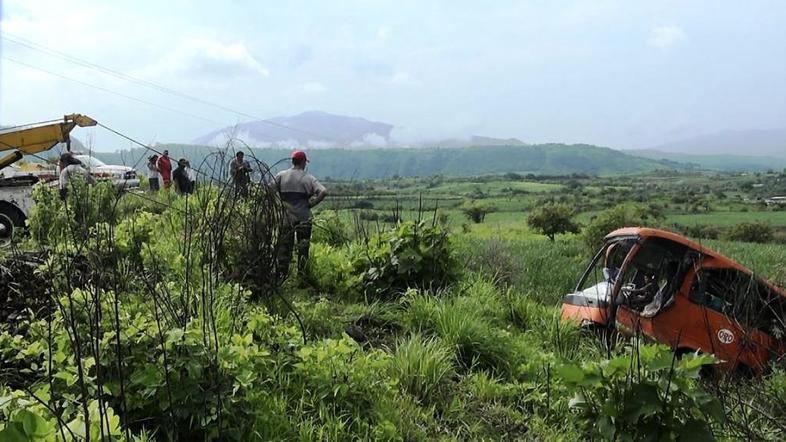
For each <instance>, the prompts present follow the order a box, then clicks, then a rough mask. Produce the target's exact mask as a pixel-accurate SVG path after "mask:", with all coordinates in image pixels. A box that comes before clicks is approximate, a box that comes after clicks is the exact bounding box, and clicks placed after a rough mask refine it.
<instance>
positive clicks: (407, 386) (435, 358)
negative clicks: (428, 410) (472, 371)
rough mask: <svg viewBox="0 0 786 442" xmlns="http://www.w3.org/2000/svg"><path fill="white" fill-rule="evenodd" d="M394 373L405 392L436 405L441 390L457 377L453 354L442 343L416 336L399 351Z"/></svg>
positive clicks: (397, 349) (394, 364) (394, 360)
mask: <svg viewBox="0 0 786 442" xmlns="http://www.w3.org/2000/svg"><path fill="white" fill-rule="evenodd" d="M391 372H392V375H393V377H394V378H395V379H398V385H399V387H401V389H402V390H403V391H405V392H406V393H409V394H411V395H412V396H414V397H416V398H417V399H418V400H420V401H422V402H424V403H433V402H434V400H435V399H436V398H437V396H438V393H439V390H440V388H441V387H442V386H443V385H445V383H446V382H447V381H448V380H449V379H450V378H451V377H453V376H454V375H455V367H454V366H453V352H452V351H451V349H450V348H449V347H447V346H445V345H444V344H443V343H442V342H441V341H439V340H438V339H435V338H424V337H422V336H421V335H419V334H415V335H412V336H411V337H410V338H409V339H407V340H405V341H402V342H400V343H399V345H398V347H396V352H395V353H394V354H393V360H392V361H391Z"/></svg>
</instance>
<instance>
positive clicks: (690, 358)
mask: <svg viewBox="0 0 786 442" xmlns="http://www.w3.org/2000/svg"><path fill="white" fill-rule="evenodd" d="M713 363H715V359H714V358H713V357H712V356H709V355H698V354H688V355H686V356H685V357H683V358H682V360H676V359H675V356H674V353H672V352H671V350H670V349H669V348H668V347H666V346H663V345H642V346H640V347H639V348H638V351H637V352H636V351H632V352H629V353H628V354H625V355H621V356H617V357H615V358H613V359H611V360H606V361H601V362H588V363H585V364H584V365H582V366H577V365H573V364H565V365H562V366H560V367H558V369H557V374H558V377H559V378H560V379H561V380H562V382H563V384H564V385H565V386H566V387H567V388H568V390H569V391H573V392H574V396H573V399H571V401H570V406H571V408H572V409H573V410H575V411H576V412H577V413H578V415H579V417H580V418H581V422H580V423H581V425H582V426H583V427H584V429H585V431H586V432H587V435H588V437H589V438H591V439H598V440H618V439H620V438H623V437H625V436H630V435H651V436H652V435H659V440H713V439H714V437H713V434H712V429H711V425H712V424H714V423H721V422H723V421H724V419H725V414H724V410H723V406H722V405H721V403H720V402H719V401H718V400H717V399H716V398H714V397H712V396H710V395H709V394H707V393H705V392H704V391H702V390H701V389H700V388H699V386H698V384H697V382H696V381H695V379H697V378H698V377H699V371H700V369H701V368H702V367H703V366H704V365H707V364H713Z"/></svg>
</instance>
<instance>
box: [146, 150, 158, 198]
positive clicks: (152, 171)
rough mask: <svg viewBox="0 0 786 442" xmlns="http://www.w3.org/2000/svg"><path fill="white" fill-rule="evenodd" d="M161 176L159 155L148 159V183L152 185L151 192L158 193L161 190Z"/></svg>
mask: <svg viewBox="0 0 786 442" xmlns="http://www.w3.org/2000/svg"><path fill="white" fill-rule="evenodd" d="M159 175H160V174H159V171H158V155H153V156H151V157H150V158H148V159H147V182H148V184H150V191H151V192H158V190H159V189H160V188H161V184H160V182H159Z"/></svg>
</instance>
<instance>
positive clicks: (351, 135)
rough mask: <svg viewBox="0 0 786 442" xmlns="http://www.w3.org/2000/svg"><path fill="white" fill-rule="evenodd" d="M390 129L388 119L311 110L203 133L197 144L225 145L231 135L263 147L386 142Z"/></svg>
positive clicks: (358, 144) (380, 143)
mask: <svg viewBox="0 0 786 442" xmlns="http://www.w3.org/2000/svg"><path fill="white" fill-rule="evenodd" d="M391 130H393V125H391V124H387V123H380V122H377V121H369V120H367V119H365V118H360V117H347V116H343V115H334V114H329V113H327V112H320V111H311V112H304V113H302V114H298V115H294V116H291V117H275V118H271V119H269V120H262V121H250V122H246V123H240V124H238V125H237V126H233V127H225V128H223V129H218V130H215V131H213V132H210V133H208V134H205V135H202V136H201V137H199V138H197V139H195V140H194V144H198V145H211V146H223V145H224V144H225V143H226V141H227V137H228V136H230V135H231V136H232V137H233V138H239V139H242V140H243V141H244V142H246V143H247V144H250V145H254V146H260V147H275V146H278V145H280V146H282V147H283V146H288V147H291V146H292V145H297V146H301V147H306V146H308V147H326V146H342V147H356V146H384V145H386V144H387V143H388V141H389V140H390V131H391Z"/></svg>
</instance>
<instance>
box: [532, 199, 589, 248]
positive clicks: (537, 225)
mask: <svg viewBox="0 0 786 442" xmlns="http://www.w3.org/2000/svg"><path fill="white" fill-rule="evenodd" d="M527 224H528V225H529V226H530V227H531V228H532V229H533V230H535V231H536V232H539V233H542V234H543V235H546V236H547V237H548V238H549V239H550V240H552V241H554V236H555V235H557V234H560V233H578V232H579V225H578V224H576V222H575V221H573V209H571V208H570V206H568V205H566V204H559V203H548V204H545V205H543V206H540V207H538V208H537V209H535V210H533V211H532V212H531V213H530V214H529V216H527Z"/></svg>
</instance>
